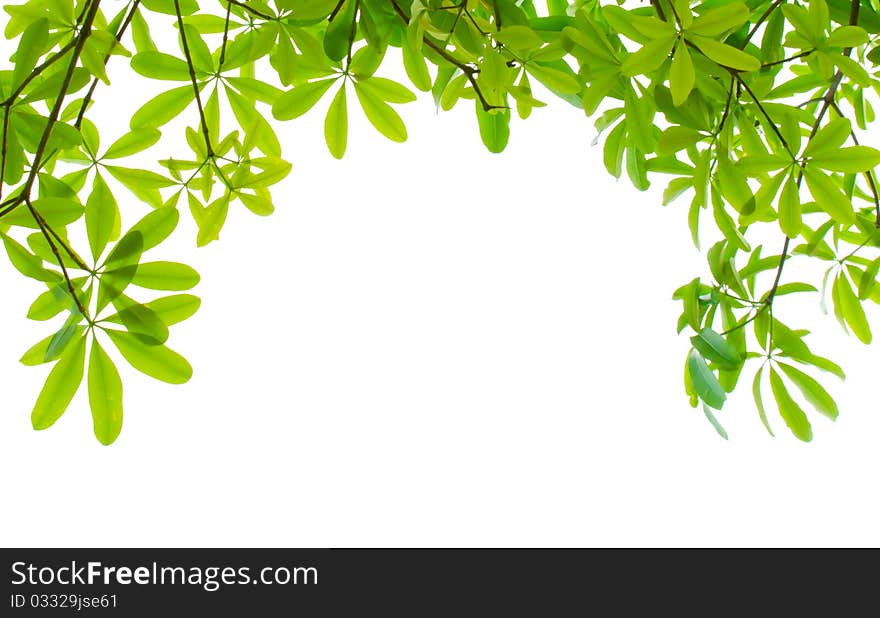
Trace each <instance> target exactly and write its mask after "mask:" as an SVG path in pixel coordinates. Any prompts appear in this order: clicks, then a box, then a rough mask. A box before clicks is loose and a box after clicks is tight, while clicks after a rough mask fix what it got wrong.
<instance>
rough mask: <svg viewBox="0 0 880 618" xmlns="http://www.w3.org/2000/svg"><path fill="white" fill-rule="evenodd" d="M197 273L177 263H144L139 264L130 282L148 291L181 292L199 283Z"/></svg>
mask: <svg viewBox="0 0 880 618" xmlns="http://www.w3.org/2000/svg"><path fill="white" fill-rule="evenodd" d="M199 279H200V277H199V273H197V272H196V271H195V270H193V269H192V268H190V267H189V266H187V265H186V264H179V263H177V262H146V263H143V264H139V265H138V268H137V272H136V273H135V275H134V278H133V279H132V280H131V282H132V283H133V284H134V285H137V286H140V287H142V288H148V289H150V290H168V291H172V292H182V291H184V290H189V289H192V288H194V287H195V286H196V285H198V283H199Z"/></svg>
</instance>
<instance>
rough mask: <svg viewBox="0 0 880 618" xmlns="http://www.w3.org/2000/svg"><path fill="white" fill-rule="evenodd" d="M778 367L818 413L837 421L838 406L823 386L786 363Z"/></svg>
mask: <svg viewBox="0 0 880 618" xmlns="http://www.w3.org/2000/svg"><path fill="white" fill-rule="evenodd" d="M777 365H778V366H779V368H780V369H782V371H783V372H784V373H785V375H787V376H788V379H789V380H791V381H792V383H794V385H795V386H797V387H798V389H799V390H800V391H801V394H802V395H803V396H804V399H806V400H807V401H809V402H810V404H811V405H812V406H813V407H814V408H816V411H817V412H819V413H820V414H824V415H825V416H827V417H828V418H830V419H831V420H832V421H833V420H837V416H838V414H839V412H838V410H837V404H836V403H835V401H834V398H832V397H831V395H829V394H828V391H826V390H825V389H824V388H823V387H822V385H821V384H819V383H818V382H817V381H816V380H815V379H814V378H812V377H811V376H809V375H807V374H806V373H804V372H803V371H801V370H800V369H798V368H797V367H794V366H792V365H788V364H786V363H777Z"/></svg>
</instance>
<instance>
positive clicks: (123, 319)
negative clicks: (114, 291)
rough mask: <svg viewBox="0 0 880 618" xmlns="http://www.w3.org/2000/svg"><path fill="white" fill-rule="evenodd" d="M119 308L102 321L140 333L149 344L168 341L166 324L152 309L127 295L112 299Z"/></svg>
mask: <svg viewBox="0 0 880 618" xmlns="http://www.w3.org/2000/svg"><path fill="white" fill-rule="evenodd" d="M114 302H115V304H116V305H117V307H118V308H119V309H120V310H119V312H118V313H114V314H113V315H111V316H109V317H107V318H106V319H105V320H101V321H102V322H105V321H106V322H113V323H115V324H122V325H123V326H125V328H126V330H128V332H130V333H134V334H136V335H140V336H142V337H143V338H144V341H147V339H148V340H149V342H148V343H149V344H150V345H159V344H162V343H165V342H166V341H168V326H167V325H166V324H165V323H164V322H163V321H162V319H161V318H160V317H159V316H158V315H157V314H156V312H154V311H153V310H152V309H150V308H149V307H147V306H146V305H143V304H140V303H137V302H135V301H133V300H131V299H130V298H128V297H127V296H120V298H119V299H118V300H116V301H114Z"/></svg>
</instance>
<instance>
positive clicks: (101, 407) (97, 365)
mask: <svg viewBox="0 0 880 618" xmlns="http://www.w3.org/2000/svg"><path fill="white" fill-rule="evenodd" d="M88 384H89V405H90V407H91V409H92V424H93V426H94V431H95V437H96V438H98V441H99V442H100V443H101V444H105V445H109V444H113V442H115V441H116V438H117V437H119V433H120V432H121V431H122V380H121V379H120V378H119V372H118V371H117V370H116V365H114V364H113V361H112V360H111V359H110V357H109V356H108V355H107V353H106V352H105V351H104V348H102V347H101V346H100V345H99V344H98V341H97V339H96V340H94V341H93V342H92V351H91V353H90V356H89V375H88Z"/></svg>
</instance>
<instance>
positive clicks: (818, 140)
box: [804, 117, 852, 157]
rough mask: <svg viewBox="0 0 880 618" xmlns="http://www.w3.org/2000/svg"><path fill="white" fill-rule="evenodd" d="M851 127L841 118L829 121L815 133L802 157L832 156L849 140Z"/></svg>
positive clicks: (845, 119) (847, 121)
mask: <svg viewBox="0 0 880 618" xmlns="http://www.w3.org/2000/svg"><path fill="white" fill-rule="evenodd" d="M851 132H852V125H851V124H850V122H849V119H848V118H845V117H841V118H835V119H834V120H831V121H829V122H828V124H826V125H825V126H823V127H822V128H821V129H819V130H818V131H816V134H815V135H814V136H813V138H812V139H811V140H810V142H809V143H808V144H807V147H806V148H804V156H805V157H811V156H813V155H816V154H826V153H827V154H833V153H835V152H837V149H838V148H840V147H841V146H843V144H844V143H845V142H846V140H847V139H849V136H850V133H851Z"/></svg>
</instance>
